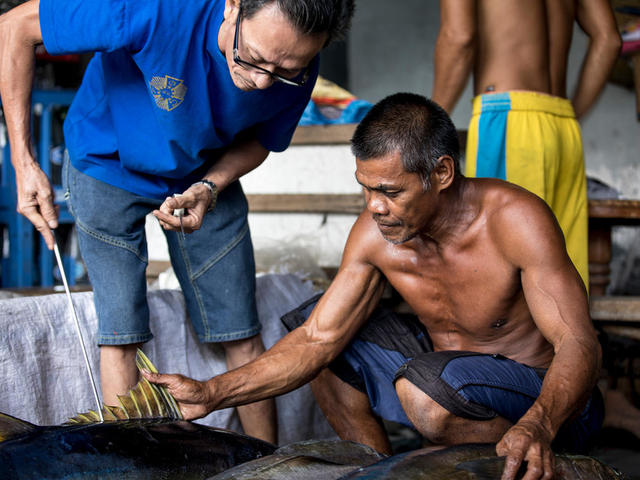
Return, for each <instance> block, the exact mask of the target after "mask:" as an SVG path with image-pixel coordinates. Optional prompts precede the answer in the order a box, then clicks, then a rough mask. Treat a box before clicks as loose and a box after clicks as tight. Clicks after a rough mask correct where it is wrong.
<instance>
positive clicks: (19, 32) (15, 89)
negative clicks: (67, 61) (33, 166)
mask: <svg viewBox="0 0 640 480" xmlns="http://www.w3.org/2000/svg"><path fill="white" fill-rule="evenodd" d="M34 23H35V25H39V22H38V21H37V2H30V3H28V4H24V5H21V6H20V7H16V8H15V9H14V10H12V11H10V12H8V13H7V14H5V15H3V16H2V17H0V97H1V98H2V107H3V110H4V115H5V121H6V124H7V131H8V134H9V141H10V143H11V151H12V155H11V158H12V161H13V163H14V166H15V168H16V171H17V173H18V175H19V174H20V170H21V169H22V167H23V166H24V165H23V164H22V162H24V161H27V160H28V159H30V158H32V156H31V155H30V153H31V148H32V146H31V89H32V84H33V77H34V68H35V51H34V48H35V45H37V44H38V43H41V38H40V36H39V28H38V29H37V30H38V31H37V32H36V31H35V29H34V27H33V25H34ZM26 154H29V155H26Z"/></svg>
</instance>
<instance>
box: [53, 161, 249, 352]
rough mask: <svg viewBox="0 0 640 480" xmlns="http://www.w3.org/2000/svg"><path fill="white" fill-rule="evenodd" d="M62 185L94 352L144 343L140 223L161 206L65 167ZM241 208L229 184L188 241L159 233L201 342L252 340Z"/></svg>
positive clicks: (237, 191) (238, 193)
mask: <svg viewBox="0 0 640 480" xmlns="http://www.w3.org/2000/svg"><path fill="white" fill-rule="evenodd" d="M63 179H64V182H65V191H66V196H67V203H68V206H69V211H70V212H71V214H72V215H73V217H74V219H75V222H76V227H77V231H78V243H79V245H80V252H81V254H82V259H83V260H84V262H85V264H86V266H87V271H88V272H89V280H90V282H91V285H92V287H93V292H94V303H95V307H96V313H97V315H98V337H97V342H98V344H99V345H124V344H131V343H141V342H146V341H148V340H150V339H151V338H152V337H153V335H152V333H151V331H150V329H149V307H148V305H147V298H146V293H147V283H146V276H145V272H146V268H147V264H148V257H147V244H146V237H145V218H146V216H147V215H148V214H149V213H150V212H151V211H152V210H154V209H157V208H158V207H159V206H160V204H161V203H162V200H157V199H153V198H146V197H141V196H139V195H135V194H132V193H130V192H127V191H126V190H122V189H120V188H117V187H114V186H111V185H108V184H106V183H104V182H101V181H99V180H96V179H94V178H92V177H89V176H87V175H85V174H83V173H81V172H79V171H78V170H77V169H76V168H74V167H73V166H72V165H71V164H70V163H69V162H68V161H66V162H65V165H64V171H63ZM247 212H248V205H247V201H246V198H245V196H244V193H243V192H242V187H241V186H240V183H239V182H235V183H233V184H231V185H229V187H227V188H226V189H225V190H224V191H223V192H221V193H220V195H219V196H218V202H217V204H216V208H215V210H214V211H213V212H211V213H208V214H207V215H206V216H205V218H204V220H203V223H202V228H201V229H200V230H198V231H196V232H194V233H190V234H185V236H184V239H183V238H182V234H181V233H179V232H171V231H164V230H163V231H164V233H165V236H166V238H167V243H168V246H169V255H170V257H171V265H172V266H173V270H174V271H175V273H176V276H177V277H178V280H179V281H180V286H181V287H182V291H183V293H184V296H185V301H186V305H187V312H188V314H189V317H190V319H191V322H192V324H193V327H194V330H195V332H196V334H197V335H198V338H199V339H200V341H202V342H223V341H229V340H237V339H243V338H248V337H252V336H254V335H256V334H258V333H259V332H260V323H259V321H258V314H257V309H256V305H255V263H254V258H253V246H252V244H251V236H250V234H249V225H248V223H247Z"/></svg>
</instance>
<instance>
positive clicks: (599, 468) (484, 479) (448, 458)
mask: <svg viewBox="0 0 640 480" xmlns="http://www.w3.org/2000/svg"><path fill="white" fill-rule="evenodd" d="M495 451H496V450H495V444H468V445H456V446H454V447H448V448H444V449H442V450H436V451H433V450H432V449H429V448H427V449H421V450H414V451H412V452H408V453H402V454H399V455H394V456H393V457H389V458H387V459H385V460H382V461H380V462H378V463H375V464H373V465H370V466H368V467H364V468H359V469H358V470H357V471H354V472H351V473H349V474H347V475H345V476H344V477H342V478H341V480H351V479H368V480H381V479H398V478H401V479H406V480H500V477H501V475H502V470H503V468H504V457H497V456H496V453H495ZM524 472H525V469H524V468H521V469H520V471H519V475H518V476H517V477H516V478H522V474H524ZM554 478H556V479H559V480H623V479H624V477H623V476H622V475H621V474H620V473H619V472H617V471H616V470H615V469H613V468H611V467H609V466H607V465H605V464H604V463H602V462H600V461H599V460H597V459H595V458H592V457H585V456H581V455H556V468H555V475H554Z"/></svg>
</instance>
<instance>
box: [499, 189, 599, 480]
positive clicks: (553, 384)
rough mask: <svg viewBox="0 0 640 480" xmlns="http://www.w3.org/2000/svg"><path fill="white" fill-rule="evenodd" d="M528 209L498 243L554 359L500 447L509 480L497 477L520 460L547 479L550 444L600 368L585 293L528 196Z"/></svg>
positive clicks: (552, 228)
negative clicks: (518, 272)
mask: <svg viewBox="0 0 640 480" xmlns="http://www.w3.org/2000/svg"><path fill="white" fill-rule="evenodd" d="M527 203H528V205H527V204H525V205H524V207H523V206H522V205H519V206H512V207H509V208H508V211H507V216H508V217H509V219H508V220H507V221H505V222H504V224H503V227H502V231H501V232H500V233H499V234H498V238H501V239H502V240H501V243H502V244H503V245H504V251H505V252H506V254H507V256H508V258H509V259H510V260H511V261H512V262H513V263H514V264H515V265H517V266H519V267H520V269H521V272H522V273H521V279H522V286H523V289H524V293H525V297H526V300H527V305H528V306H529V309H530V311H531V314H532V316H533V319H534V321H535V323H536V326H537V327H538V328H539V330H540V331H541V333H542V334H543V335H544V337H545V338H546V339H547V340H548V341H549V342H550V343H551V344H552V345H553V348H554V357H553V360H552V362H551V365H550V367H549V370H548V371H547V374H546V376H545V379H544V381H543V383H542V389H541V391H540V395H539V397H538V398H537V400H536V401H535V402H534V404H533V405H532V406H531V408H530V409H529V410H528V411H527V413H525V415H524V416H523V417H522V418H521V419H520V420H519V421H518V423H516V424H515V425H514V426H513V427H512V428H511V429H510V430H509V431H507V433H506V434H505V435H504V437H503V438H502V440H501V441H500V442H499V443H498V446H497V452H498V454H499V455H507V456H508V457H509V458H508V459H507V462H506V464H505V465H506V466H505V473H507V472H509V474H510V475H511V476H510V477H503V478H514V477H515V474H516V472H517V470H518V467H519V465H520V463H521V461H522V460H523V459H525V460H527V461H528V463H529V466H528V470H529V472H534V471H536V472H538V471H540V472H542V473H545V474H546V475H548V477H546V476H545V477H544V478H550V475H551V474H552V472H553V456H552V452H551V442H552V441H553V439H554V438H555V436H556V434H557V433H558V430H559V429H560V427H561V425H562V424H563V423H564V422H565V420H567V419H568V418H569V417H571V416H572V415H573V414H575V413H576V412H578V411H579V409H580V408H582V407H583V405H584V402H585V400H586V399H587V398H588V395H589V394H590V393H591V390H592V389H593V386H594V385H595V382H596V380H597V376H598V373H599V369H600V362H601V353H600V346H599V343H598V340H597V337H596V332H595V329H594V328H593V325H592V323H591V319H590V317H589V306H588V300H587V295H586V291H585V289H584V285H583V283H582V281H581V280H580V276H579V275H578V273H577V271H576V269H575V267H574V266H573V264H572V263H571V261H570V259H569V257H568V255H567V253H566V248H565V245H564V241H563V237H562V232H561V231H560V228H559V226H558V224H557V222H556V221H555V218H554V217H553V214H552V213H551V211H550V210H549V209H548V207H547V206H546V205H545V204H544V203H543V202H542V201H541V200H539V199H533V200H532V199H531V197H529V200H528V202H527ZM537 469H540V470H537ZM542 473H541V474H540V476H541V477H542ZM525 478H530V477H525ZM531 478H538V477H537V476H536V477H531Z"/></svg>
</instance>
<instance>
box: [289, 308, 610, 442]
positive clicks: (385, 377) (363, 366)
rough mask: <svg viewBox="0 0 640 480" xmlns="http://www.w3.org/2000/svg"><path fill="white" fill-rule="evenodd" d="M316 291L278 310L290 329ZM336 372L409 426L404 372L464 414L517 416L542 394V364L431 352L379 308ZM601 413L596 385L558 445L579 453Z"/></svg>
mask: <svg viewBox="0 0 640 480" xmlns="http://www.w3.org/2000/svg"><path fill="white" fill-rule="evenodd" d="M318 299H319V296H316V297H314V298H312V299H311V300H309V301H307V302H305V303H304V304H302V305H301V306H300V307H298V309H296V310H294V311H292V312H290V313H288V314H286V315H285V316H283V317H282V321H283V322H284V324H285V326H286V327H287V328H288V329H289V330H292V329H294V328H296V327H297V326H299V325H300V324H301V323H303V322H304V321H305V320H306V318H307V317H308V316H309V314H310V313H311V310H313V307H314V306H315V304H316V303H317V300H318ZM329 369H330V370H331V371H332V372H333V373H334V374H335V375H336V376H338V377H339V378H340V379H342V380H343V381H345V382H346V383H348V384H349V385H351V386H353V387H354V388H356V389H358V390H360V391H361V392H363V393H366V394H367V395H368V397H369V402H370V404H371V408H372V410H373V411H374V413H375V414H376V415H378V416H380V417H381V418H384V419H386V420H390V421H393V422H397V423H401V424H403V425H406V426H409V427H411V428H413V425H412V424H411V422H410V421H409V419H408V418H407V416H406V414H405V413H404V410H403V408H402V405H401V404H400V400H399V399H398V395H397V393H396V390H395V386H394V383H395V380H396V379H398V378H400V377H404V378H406V379H407V380H409V381H410V382H411V383H413V384H414V385H416V386H417V387H418V388H420V389H421V390H422V391H423V392H424V393H425V394H427V395H429V397H431V398H432V399H433V400H435V401H436V402H438V404H440V405H441V406H442V407H444V408H446V409H447V410H448V411H450V412H451V413H452V414H454V415H456V416H459V417H462V418H468V419H470V420H490V419H492V418H495V417H496V416H498V415H499V416H501V417H503V418H506V419H508V420H509V421H510V422H512V423H516V422H517V421H518V420H519V419H520V417H522V416H523V415H524V414H525V412H526V411H527V410H528V409H529V408H530V407H531V405H532V404H533V402H534V401H535V400H536V398H537V397H538V395H539V394H540V388H541V386H542V380H543V379H544V375H545V374H546V369H541V368H533V367H529V366H527V365H524V364H521V363H518V362H515V361H513V360H510V359H508V358H506V357H504V356H502V355H500V354H494V355H491V354H486V353H477V352H463V351H439V352H434V351H433V348H432V345H431V342H430V339H429V336H428V334H427V332H426V329H425V328H424V326H423V325H422V324H421V323H420V322H419V321H418V320H417V318H416V317H415V316H413V315H401V314H397V313H395V312H393V311H392V310H389V309H385V308H378V309H376V310H375V311H374V313H373V314H372V315H371V317H370V319H369V321H368V322H367V323H366V324H365V326H364V327H363V328H362V329H361V330H360V331H359V332H358V335H357V336H356V338H354V339H353V340H352V341H351V343H350V344H349V345H348V346H347V348H345V350H344V351H343V352H342V353H341V354H340V355H339V356H338V357H337V358H336V359H335V360H334V361H333V362H332V363H331V364H330V365H329ZM603 416H604V404H603V401H602V395H601V394H600V391H599V390H598V389H597V388H595V389H594V391H593V393H592V395H591V397H590V398H589V400H588V401H587V404H586V406H585V407H584V409H583V411H582V412H581V413H580V415H579V416H578V417H576V418H575V419H573V420H572V421H570V422H567V423H565V425H564V426H563V427H562V428H561V429H560V431H559V432H558V435H557V436H556V439H555V441H554V444H553V448H554V450H556V451H568V452H572V453H581V452H584V451H586V450H587V449H588V447H589V446H590V444H591V442H592V441H593V439H594V437H595V435H596V434H597V433H598V432H599V430H600V427H601V425H602V419H603Z"/></svg>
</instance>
